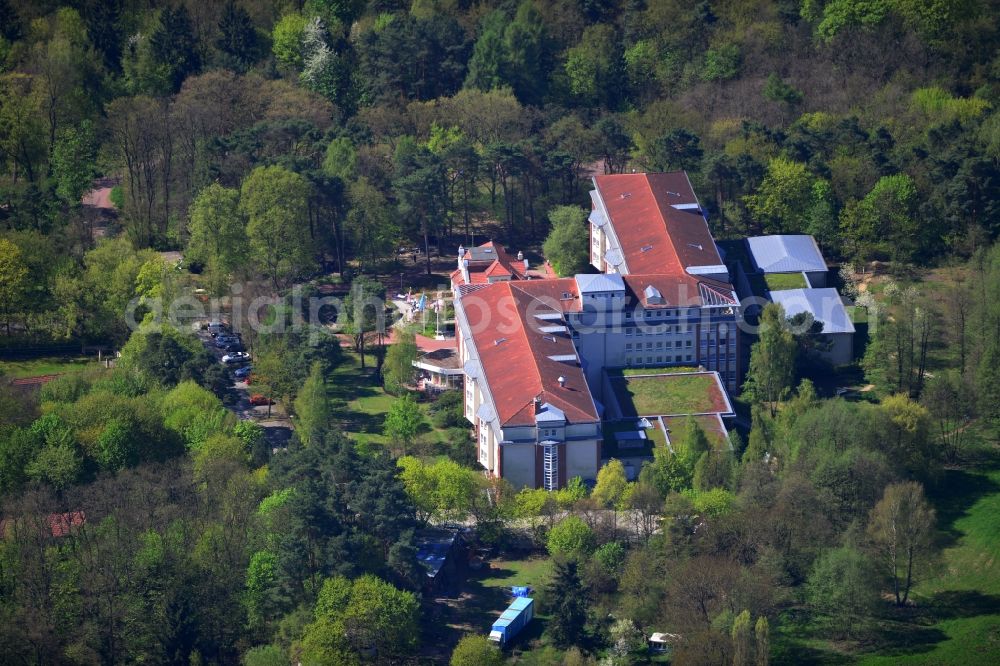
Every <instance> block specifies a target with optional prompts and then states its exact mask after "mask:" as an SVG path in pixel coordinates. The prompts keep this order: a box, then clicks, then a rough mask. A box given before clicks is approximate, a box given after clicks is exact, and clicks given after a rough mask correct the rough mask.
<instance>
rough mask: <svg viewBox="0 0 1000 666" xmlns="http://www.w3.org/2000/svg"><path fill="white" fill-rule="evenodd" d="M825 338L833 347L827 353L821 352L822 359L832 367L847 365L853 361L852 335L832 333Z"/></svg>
mask: <svg viewBox="0 0 1000 666" xmlns="http://www.w3.org/2000/svg"><path fill="white" fill-rule="evenodd" d="M826 337H827V338H829V339H830V340H831V341H832V342H833V346H832V347H831V348H830V350H829V351H827V352H823V354H822V356H823V358H825V359H826V360H828V361H829V362H830V363H833V364H834V365H847V364H848V363H851V362H853V361H854V334H853V333H833V334H831V335H827V336H826Z"/></svg>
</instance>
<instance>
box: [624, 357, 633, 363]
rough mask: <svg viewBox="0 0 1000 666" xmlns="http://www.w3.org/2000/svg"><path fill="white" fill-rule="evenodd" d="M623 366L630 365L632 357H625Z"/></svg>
mask: <svg viewBox="0 0 1000 666" xmlns="http://www.w3.org/2000/svg"><path fill="white" fill-rule="evenodd" d="M625 365H632V357H631V356H626V357H625Z"/></svg>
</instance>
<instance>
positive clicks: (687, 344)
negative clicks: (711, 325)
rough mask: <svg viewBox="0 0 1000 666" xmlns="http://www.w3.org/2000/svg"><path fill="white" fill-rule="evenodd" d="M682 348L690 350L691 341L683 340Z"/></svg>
mask: <svg viewBox="0 0 1000 666" xmlns="http://www.w3.org/2000/svg"><path fill="white" fill-rule="evenodd" d="M678 346H680V345H678ZM684 346H685V347H687V348H688V349H690V348H691V341H690V340H685V341H684Z"/></svg>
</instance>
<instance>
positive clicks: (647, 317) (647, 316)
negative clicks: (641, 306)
mask: <svg viewBox="0 0 1000 666" xmlns="http://www.w3.org/2000/svg"><path fill="white" fill-rule="evenodd" d="M643 316H644V317H645V318H646V319H652V318H653V311H652V310H646V312H645V314H644V315H643Z"/></svg>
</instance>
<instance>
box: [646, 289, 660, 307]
mask: <svg viewBox="0 0 1000 666" xmlns="http://www.w3.org/2000/svg"><path fill="white" fill-rule="evenodd" d="M642 293H643V295H644V296H645V297H646V303H648V304H649V305H663V294H661V293H660V290H659V289H657V288H656V287H654V286H653V285H648V286H647V287H646V288H645V289H644V290H643V292H642Z"/></svg>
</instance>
